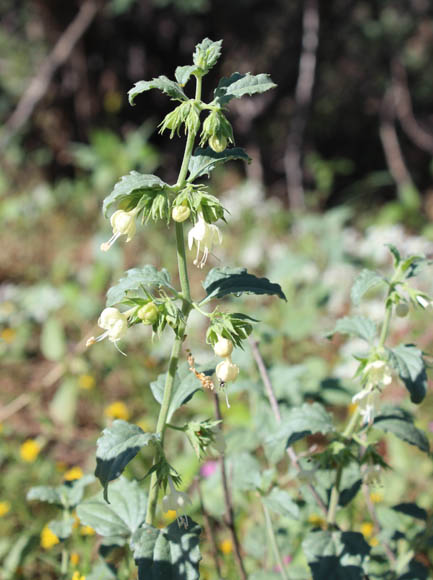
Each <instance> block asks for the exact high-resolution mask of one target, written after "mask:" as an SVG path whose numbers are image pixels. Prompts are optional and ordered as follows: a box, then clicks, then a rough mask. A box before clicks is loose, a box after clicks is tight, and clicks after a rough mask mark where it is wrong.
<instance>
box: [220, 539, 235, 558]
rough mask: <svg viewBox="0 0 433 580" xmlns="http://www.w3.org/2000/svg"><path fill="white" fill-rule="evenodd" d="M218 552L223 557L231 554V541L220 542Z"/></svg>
mask: <svg viewBox="0 0 433 580" xmlns="http://www.w3.org/2000/svg"><path fill="white" fill-rule="evenodd" d="M220 550H221V552H222V553H223V554H225V555H227V554H230V553H231V552H233V544H232V541H231V540H223V541H222V542H220Z"/></svg>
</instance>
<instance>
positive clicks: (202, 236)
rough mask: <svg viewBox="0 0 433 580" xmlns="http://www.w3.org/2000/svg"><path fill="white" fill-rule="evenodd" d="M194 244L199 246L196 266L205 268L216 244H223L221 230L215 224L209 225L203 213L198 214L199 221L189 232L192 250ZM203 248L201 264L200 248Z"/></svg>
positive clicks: (189, 245)
mask: <svg viewBox="0 0 433 580" xmlns="http://www.w3.org/2000/svg"><path fill="white" fill-rule="evenodd" d="M194 242H195V243H196V245H197V255H196V257H195V260H194V265H195V266H198V267H199V268H203V266H204V265H205V264H206V260H207V258H208V255H209V252H211V251H212V248H213V246H214V245H215V244H221V243H222V235H221V232H220V230H219V228H218V227H217V226H216V225H214V224H208V223H207V222H206V221H205V220H204V217H203V214H202V213H199V214H198V220H197V222H196V223H195V225H194V226H193V227H192V228H191V229H190V230H189V232H188V248H189V249H190V250H191V249H192V246H193V244H194ZM201 247H202V248H203V257H202V259H201V260H200V262H199V259H198V258H199V255H200V248H201Z"/></svg>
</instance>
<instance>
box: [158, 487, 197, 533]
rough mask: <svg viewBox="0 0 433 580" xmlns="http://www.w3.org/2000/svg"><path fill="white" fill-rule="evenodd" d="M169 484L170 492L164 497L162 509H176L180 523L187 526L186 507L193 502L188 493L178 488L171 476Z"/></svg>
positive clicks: (165, 510)
mask: <svg viewBox="0 0 433 580" xmlns="http://www.w3.org/2000/svg"><path fill="white" fill-rule="evenodd" d="M168 485H169V486H170V493H169V494H167V495H165V496H164V497H163V498H162V509H163V511H164V512H168V511H170V510H173V511H175V512H176V517H177V519H178V523H179V525H182V524H183V525H184V526H185V527H187V525H188V520H187V519H186V517H185V516H184V514H183V512H184V510H185V507H186V506H187V505H188V504H190V503H191V500H190V498H189V497H188V495H187V494H186V493H184V492H183V491H177V490H176V488H175V487H174V483H173V480H172V479H171V477H170V476H169V477H168ZM183 518H184V519H183Z"/></svg>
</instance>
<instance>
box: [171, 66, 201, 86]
mask: <svg viewBox="0 0 433 580" xmlns="http://www.w3.org/2000/svg"><path fill="white" fill-rule="evenodd" d="M199 72H201V71H200V68H199V67H198V66H195V65H193V64H191V65H186V66H178V67H177V69H176V70H175V73H174V76H175V77H176V80H177V82H178V83H179V85H180V86H181V87H184V86H185V85H186V83H187V82H188V81H189V79H190V77H191V75H193V74H195V73H199Z"/></svg>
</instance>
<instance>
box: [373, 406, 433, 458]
mask: <svg viewBox="0 0 433 580" xmlns="http://www.w3.org/2000/svg"><path fill="white" fill-rule="evenodd" d="M374 426H375V427H376V428H377V429H381V430H382V431H385V432H390V433H393V434H394V435H395V436H396V437H398V438H399V439H402V441H406V443H409V445H414V446H415V447H418V449H420V450H421V451H424V453H429V452H430V446H429V442H428V439H427V436H426V434H425V433H424V432H423V431H421V430H420V429H417V427H415V425H414V424H413V418H412V416H411V415H410V414H409V413H408V412H407V411H404V410H403V409H399V408H391V409H387V410H385V411H383V412H382V413H381V414H380V415H379V416H377V417H376V418H375V420H374Z"/></svg>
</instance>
